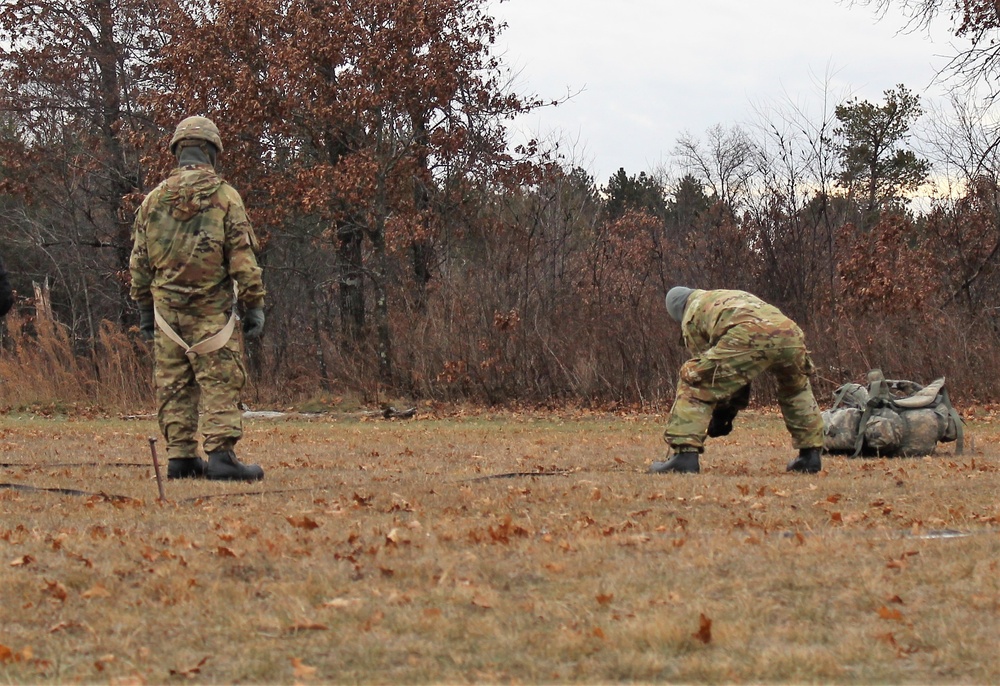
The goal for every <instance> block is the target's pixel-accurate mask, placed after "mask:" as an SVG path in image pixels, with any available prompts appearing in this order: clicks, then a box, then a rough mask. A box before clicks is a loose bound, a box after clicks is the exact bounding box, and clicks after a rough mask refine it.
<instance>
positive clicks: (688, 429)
mask: <svg viewBox="0 0 1000 686" xmlns="http://www.w3.org/2000/svg"><path fill="white" fill-rule="evenodd" d="M764 371H770V372H771V373H772V374H773V375H774V377H775V379H776V380H777V382H778V404H779V405H780V407H781V414H782V416H783V417H784V420H785V427H786V428H787V429H788V433H790V434H791V435H792V444H793V445H794V447H796V448H821V447H822V446H823V418H822V415H821V414H820V410H819V406H818V405H817V404H816V398H815V397H814V396H813V392H812V385H811V384H810V383H809V374H810V373H811V372H812V361H811V360H810V359H809V353H808V351H807V350H806V347H805V340H804V337H803V336H802V331H801V330H800V329H799V327H798V326H796V325H795V324H794V323H792V322H791V321H789V323H788V325H786V326H782V327H777V328H775V327H770V326H769V327H764V326H761V327H754V326H751V325H741V326H737V327H734V328H733V329H731V330H730V331H728V332H727V333H726V334H725V335H724V336H723V337H722V338H721V339H720V340H719V342H718V343H717V344H716V345H715V346H714V347H713V348H711V349H709V350H707V351H706V352H704V353H703V354H701V355H698V356H695V357H693V358H692V359H690V360H688V361H687V362H685V363H684V365H683V366H682V367H681V373H680V379H679V380H678V382H677V395H676V398H675V399H674V405H673V407H672V408H671V410H670V419H669V420H668V422H667V428H666V430H665V431H664V433H663V438H664V440H665V441H666V442H667V443H669V444H670V445H671V446H672V447H673V448H674V449H675V450H677V449H679V448H681V447H682V446H683V447H687V448H692V449H694V450H697V451H698V452H701V451H702V449H703V448H704V445H705V437H706V434H707V431H708V424H709V422H710V421H711V419H712V410H713V409H714V408H715V406H716V405H717V404H718V403H720V402H722V401H725V400H727V399H728V398H730V397H732V396H733V394H735V393H736V392H738V391H739V390H740V389H742V388H743V387H744V386H746V385H747V384H748V383H750V382H751V381H753V379H755V378H756V377H757V376H758V375H760V374H761V373H762V372H764Z"/></svg>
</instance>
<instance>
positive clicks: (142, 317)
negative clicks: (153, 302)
mask: <svg viewBox="0 0 1000 686" xmlns="http://www.w3.org/2000/svg"><path fill="white" fill-rule="evenodd" d="M155 333H156V317H154V316H153V308H152V307H150V308H149V309H146V308H143V309H141V310H139V335H140V336H142V339H143V340H145V341H151V340H153V337H154V335H155Z"/></svg>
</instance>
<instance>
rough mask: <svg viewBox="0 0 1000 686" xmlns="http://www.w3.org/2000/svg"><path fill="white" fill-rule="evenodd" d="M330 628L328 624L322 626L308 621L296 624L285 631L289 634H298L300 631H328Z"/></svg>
mask: <svg viewBox="0 0 1000 686" xmlns="http://www.w3.org/2000/svg"><path fill="white" fill-rule="evenodd" d="M329 628H330V627H328V626H327V625H326V624H320V623H319V622H310V621H308V620H304V619H303V620H301V621H298V622H295V624H292V625H291V626H290V627H288V628H287V629H285V631H287V632H289V633H292V634H294V633H297V632H299V631H328V630H329Z"/></svg>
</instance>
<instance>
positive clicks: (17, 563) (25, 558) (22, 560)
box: [10, 555, 35, 567]
mask: <svg viewBox="0 0 1000 686" xmlns="http://www.w3.org/2000/svg"><path fill="white" fill-rule="evenodd" d="M34 561H35V558H33V557H32V556H31V555H22V556H21V557H19V558H17V559H16V560H12V561H11V563H10V566H11V567H26V566H27V565H30V564H31V563H32V562H34Z"/></svg>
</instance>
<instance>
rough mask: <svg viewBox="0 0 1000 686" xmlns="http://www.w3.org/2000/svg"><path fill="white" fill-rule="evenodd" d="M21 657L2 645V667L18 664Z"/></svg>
mask: <svg viewBox="0 0 1000 686" xmlns="http://www.w3.org/2000/svg"><path fill="white" fill-rule="evenodd" d="M19 659H20V658H19V656H18V655H15V654H14V651H13V650H11V649H10V648H8V647H7V646H5V645H3V644H2V643H0V665H7V664H10V663H11V662H18V661H19Z"/></svg>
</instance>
